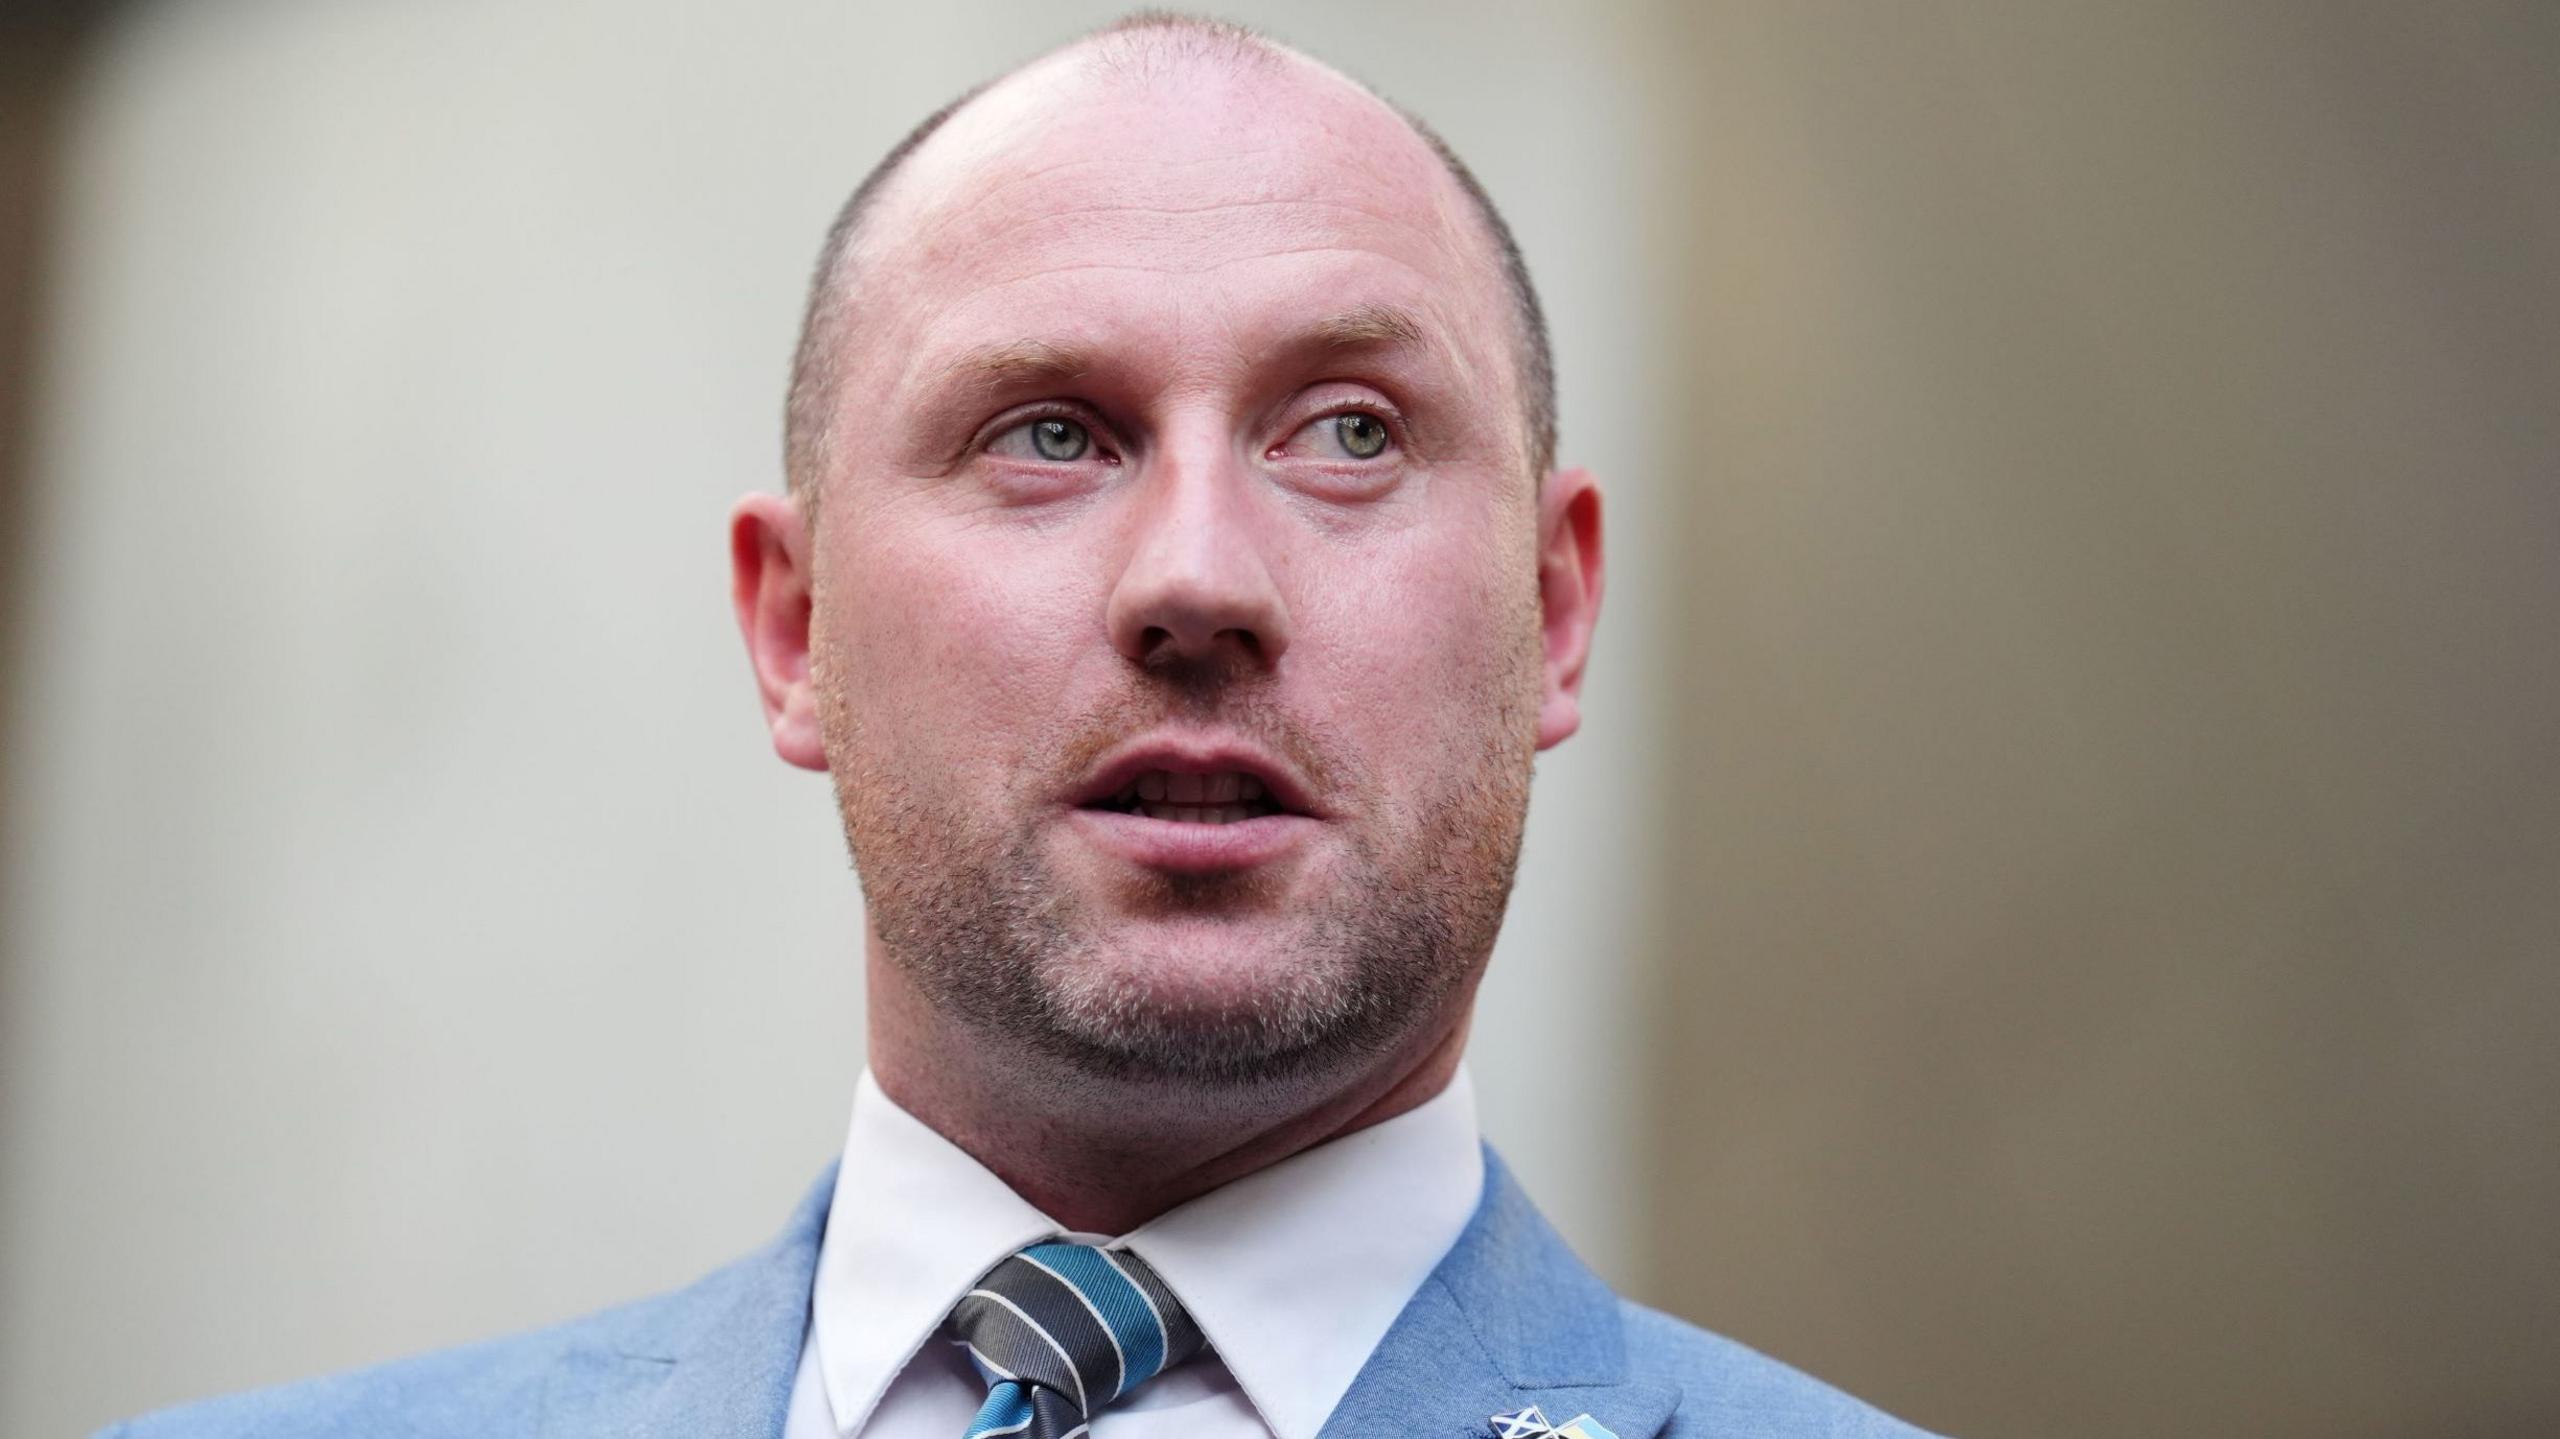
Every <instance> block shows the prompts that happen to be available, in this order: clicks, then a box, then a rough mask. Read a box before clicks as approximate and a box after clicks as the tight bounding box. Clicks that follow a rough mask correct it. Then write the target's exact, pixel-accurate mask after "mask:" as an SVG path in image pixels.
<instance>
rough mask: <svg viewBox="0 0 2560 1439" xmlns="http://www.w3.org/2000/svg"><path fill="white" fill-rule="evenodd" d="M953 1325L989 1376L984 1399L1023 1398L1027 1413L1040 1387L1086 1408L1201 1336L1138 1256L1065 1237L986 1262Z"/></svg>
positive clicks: (1185, 1354) (1006, 1402)
mask: <svg viewBox="0 0 2560 1439" xmlns="http://www.w3.org/2000/svg"><path fill="white" fill-rule="evenodd" d="M951 1328H952V1333H953V1337H954V1338H956V1339H957V1340H958V1341H959V1342H960V1343H962V1344H965V1345H967V1346H968V1348H969V1356H970V1358H971V1359H972V1360H973V1361H974V1362H975V1363H976V1364H977V1366H978V1368H979V1369H980V1370H981V1371H982V1372H983V1373H984V1374H985V1375H986V1377H987V1382H988V1384H989V1385H990V1386H991V1392H990V1394H989V1395H988V1407H989V1408H990V1409H995V1408H997V1407H998V1406H999V1405H1003V1406H1004V1407H1007V1408H1020V1409H1021V1410H1023V1411H1024V1417H1026V1418H1028V1417H1029V1415H1030V1411H1031V1410H1032V1408H1033V1407H1034V1401H1042V1395H1041V1392H1040V1391H1044V1390H1045V1391H1047V1393H1048V1394H1049V1395H1054V1396H1055V1397H1056V1399H1057V1400H1061V1401H1064V1403H1065V1404H1066V1405H1069V1406H1072V1407H1073V1410H1074V1414H1075V1416H1076V1417H1078V1418H1084V1417H1087V1416H1090V1415H1092V1414H1094V1413H1095V1412H1097V1411H1099V1410H1100V1409H1101V1408H1102V1406H1104V1405H1106V1404H1108V1403H1110V1402H1111V1401H1112V1400H1114V1399H1117V1398H1119V1397H1120V1396H1121V1395H1123V1394H1126V1393H1128V1392H1129V1391H1130V1390H1132V1389H1135V1388H1137V1387H1138V1386H1139V1385H1141V1384H1144V1383H1145V1382H1147V1381H1148V1380H1150V1379H1153V1378H1154V1377H1156V1375H1158V1374H1161V1373H1163V1372H1164V1371H1165V1370H1167V1369H1170V1368H1172V1367H1173V1366H1174V1365H1176V1364H1179V1363H1181V1362H1182V1361H1184V1360H1185V1359H1188V1358H1190V1357H1191V1356H1192V1355H1194V1354H1196V1353H1198V1352H1199V1351H1200V1346H1201V1343H1202V1340H1201V1336H1200V1328H1199V1326H1198V1325H1196V1324H1194V1323H1192V1322H1191V1316H1190V1315H1189V1314H1187V1313H1184V1312H1183V1308H1182V1305H1181V1303H1180V1302H1179V1301H1177V1300H1176V1299H1175V1298H1174V1297H1173V1291H1172V1290H1170V1289H1167V1288H1166V1287H1165V1284H1164V1281H1163V1280H1162V1279H1160V1278H1158V1277H1157V1276H1156V1272H1155V1271H1154V1270H1153V1269H1150V1268H1148V1267H1147V1263H1146V1261H1145V1260H1143V1259H1140V1258H1139V1257H1138V1256H1137V1255H1135V1254H1132V1253H1130V1252H1129V1251H1128V1250H1126V1249H1105V1248H1103V1247H1101V1246H1100V1245H1095V1244H1068V1243H1063V1242H1053V1243H1048V1244H1034V1245H1032V1246H1031V1247H1030V1248H1028V1249H1025V1250H1023V1251H1022V1252H1021V1253H1019V1254H1015V1255H1013V1256H1011V1257H1010V1258H1008V1259H1006V1260H1005V1261H1004V1262H1003V1263H1001V1264H999V1265H997V1266H996V1267H995V1268H994V1269H992V1270H990V1271H988V1273H987V1277H986V1278H984V1279H981V1280H979V1281H978V1285H977V1287H976V1288H974V1289H972V1290H970V1291H969V1292H968V1294H967V1295H966V1296H964V1297H963V1298H962V1299H961V1301H960V1302H959V1303H958V1304H957V1305H954V1306H953V1307H952V1310H951ZM1037 1407H1040V1408H1049V1407H1051V1403H1050V1402H1049V1401H1042V1402H1040V1403H1039V1404H1038V1405H1037ZM1061 1417H1063V1416H1061ZM1026 1427H1028V1428H1029V1429H1030V1430H1031V1431H1032V1432H1035V1433H1036V1432H1038V1429H1039V1426H1037V1425H1031V1426H1026ZM986 1432H1003V1431H1002V1430H1001V1429H995V1430H989V1431H986Z"/></svg>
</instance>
